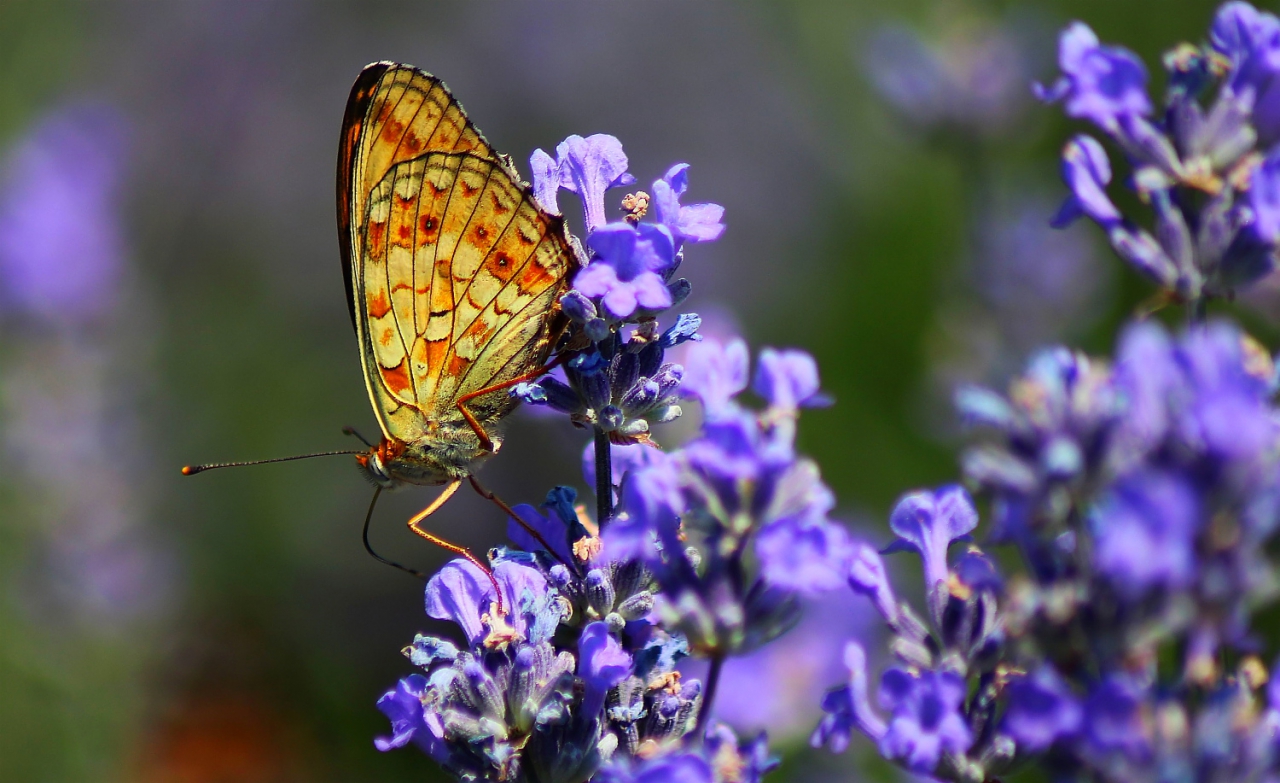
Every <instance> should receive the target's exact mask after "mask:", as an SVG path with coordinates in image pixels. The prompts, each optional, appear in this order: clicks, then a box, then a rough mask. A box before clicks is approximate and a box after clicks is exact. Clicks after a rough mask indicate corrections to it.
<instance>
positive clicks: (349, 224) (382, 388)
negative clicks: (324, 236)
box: [339, 63, 577, 442]
mask: <svg viewBox="0 0 1280 783" xmlns="http://www.w3.org/2000/svg"><path fill="white" fill-rule="evenodd" d="M351 101H352V103H351V104H349V105H348V110H347V120H346V125H345V127H344V134H343V147H342V150H343V151H342V154H341V156H340V161H339V166H340V169H341V167H343V166H344V165H345V166H346V167H347V171H346V173H345V174H344V173H343V171H342V170H340V171H339V209H340V211H341V210H342V209H343V207H344V205H345V206H346V207H347V208H348V209H349V210H351V211H350V212H349V213H348V214H346V215H341V214H340V216H339V225H340V227H341V230H342V231H343V233H344V235H345V237H344V238H345V239H346V240H347V244H346V245H344V248H345V250H346V251H347V253H348V254H349V258H348V259H347V260H348V261H349V263H348V264H347V269H346V274H347V275H348V277H349V282H350V284H351V285H350V289H349V290H350V293H351V303H352V306H353V310H352V312H353V317H354V320H355V322H356V332H357V337H358V338H359V340H360V345H361V356H362V361H363V363H364V367H365V374H366V381H367V384H368V387H369V394H370V398H371V401H372V402H373V405H374V408H375V412H376V413H377V414H378V418H379V421H380V423H381V424H382V427H383V430H384V433H385V434H386V435H387V436H388V437H392V438H396V439H398V440H402V441H407V442H412V441H417V440H420V439H422V438H424V437H428V434H429V432H430V431H431V429H432V427H433V425H434V423H438V422H444V421H455V420H460V419H461V414H460V412H459V411H458V410H457V406H456V403H457V401H458V398H459V397H461V396H463V395H465V394H468V393H471V392H475V391H479V390H481V389H484V388H487V387H489V386H492V385H494V384H496V383H501V382H503V381H507V380H510V379H512V378H515V377H517V376H519V375H522V374H524V373H527V372H529V371H531V370H533V369H535V368H537V367H538V366H540V365H541V364H542V363H543V362H545V361H546V359H547V355H548V354H549V352H550V349H551V347H552V346H551V343H552V341H553V340H554V338H555V335H557V334H558V333H559V328H560V325H561V323H562V316H561V315H560V314H559V312H558V308H557V306H556V301H557V300H558V298H559V297H560V295H561V294H563V292H564V291H565V290H566V289H567V287H568V280H569V277H570V275H571V274H572V272H573V271H574V270H575V269H576V267H577V261H576V257H575V256H574V253H573V251H572V249H571V248H570V246H569V244H568V242H567V240H566V238H565V233H564V227H563V223H562V221H561V219H560V218H559V217H556V216H551V215H548V214H546V213H545V212H543V211H542V210H541V209H540V208H539V207H538V205H537V203H536V202H535V201H534V199H533V196H532V194H531V192H530V190H529V188H528V186H527V185H524V184H522V183H520V182H519V181H518V180H517V179H516V178H515V175H514V171H513V170H512V168H511V166H510V164H509V162H507V161H506V160H505V159H503V158H502V157H501V156H498V155H495V154H494V153H493V152H492V150H491V149H490V148H489V146H488V144H487V142H485V141H484V139H483V137H482V136H481V135H480V134H479V132H478V131H476V130H475V129H474V127H473V126H471V125H470V122H469V121H468V120H467V118H466V115H465V114H463V113H462V111H461V108H460V107H458V105H457V103H456V101H454V100H453V99H452V96H450V95H449V93H448V91H447V90H445V89H444V87H443V85H441V84H440V82H439V81H438V80H436V79H434V78H433V77H430V76H428V75H426V74H424V73H422V72H420V71H417V70H416V69H412V68H409V67H407V66H393V65H389V64H381V63H380V64H375V65H372V66H369V67H368V68H366V70H365V72H364V73H362V74H361V78H360V79H359V80H357V82H356V85H355V87H354V88H353V89H352V98H351ZM361 107H363V113H362V111H361ZM420 139H426V140H427V141H426V143H425V144H419V143H418V141H417V140H420ZM406 140H408V141H406ZM441 147H444V148H446V149H441ZM410 151H416V152H415V154H410ZM375 174H377V175H379V176H377V178H376V179H373V177H374V175H375ZM366 186H367V189H366ZM344 187H345V190H344ZM344 193H345V194H346V195H345V196H344V195H343V194H344ZM344 199H345V200H344ZM344 220H345V222H344ZM513 406H514V402H513V401H512V400H511V399H510V397H509V396H508V395H507V393H506V392H505V391H499V392H494V393H493V394H492V395H482V396H481V397H480V398H479V399H476V400H474V401H472V402H471V403H468V407H469V408H470V409H471V410H473V411H474V412H475V413H476V415H477V417H478V418H479V420H480V421H481V422H482V423H483V422H485V421H486V420H490V421H493V420H496V419H497V418H500V417H501V416H502V415H504V414H505V413H507V412H508V411H509V410H510V409H511V408H512V407H513Z"/></svg>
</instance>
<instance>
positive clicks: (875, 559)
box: [849, 541, 898, 626]
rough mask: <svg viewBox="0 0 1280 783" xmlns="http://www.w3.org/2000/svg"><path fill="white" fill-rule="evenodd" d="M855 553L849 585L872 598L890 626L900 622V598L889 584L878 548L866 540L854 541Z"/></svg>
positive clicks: (850, 569) (850, 567)
mask: <svg viewBox="0 0 1280 783" xmlns="http://www.w3.org/2000/svg"><path fill="white" fill-rule="evenodd" d="M852 546H853V554H852V556H851V557H850V561H849V562H850V565H849V586H850V587H852V588H853V591H854V592H855V593H861V594H862V595H865V596H867V597H868V598H870V599H871V601H872V603H874V604H875V606H876V609H877V610H879V612H880V615H881V616H882V617H884V619H885V622H887V623H888V624H889V625H890V626H893V625H895V624H896V623H897V622H898V599H897V597H896V596H895V595H894V594H893V586H892V585H891V584H889V574H888V573H887V572H886V571H885V567H884V559H883V558H882V557H880V553H879V552H877V551H876V548H875V547H873V546H871V545H870V544H868V543H866V542H865V541H854V542H853V545H852Z"/></svg>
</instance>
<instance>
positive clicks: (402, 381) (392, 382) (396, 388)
mask: <svg viewBox="0 0 1280 783" xmlns="http://www.w3.org/2000/svg"><path fill="white" fill-rule="evenodd" d="M407 364H408V363H407V362H406V361H405V360H404V359H401V360H400V363H399V364H397V365H396V366H395V367H392V368H391V369H387V368H386V367H382V368H379V369H381V371H382V381H383V383H385V384H387V388H388V389H390V390H391V392H392V393H393V394H402V393H404V392H406V391H408V390H409V389H410V388H412V383H413V382H412V381H411V380H409V368H408V366H407Z"/></svg>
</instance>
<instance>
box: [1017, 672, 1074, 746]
mask: <svg viewBox="0 0 1280 783" xmlns="http://www.w3.org/2000/svg"><path fill="white" fill-rule="evenodd" d="M1005 692H1006V694H1007V697H1008V706H1007V707H1006V709H1005V713H1004V732H1005V733H1006V734H1008V735H1009V736H1010V737H1012V738H1013V740H1014V741H1015V742H1017V743H1018V747H1019V749H1021V750H1025V751H1028V752H1031V753H1039V752H1040V751H1043V750H1047V749H1048V748H1049V746H1050V745H1052V744H1053V743H1054V742H1056V741H1058V740H1060V739H1064V738H1067V737H1071V736H1074V735H1075V733H1076V732H1077V731H1079V730H1080V722H1081V717H1082V715H1083V710H1082V709H1081V706H1080V700H1079V699H1078V698H1076V696H1075V694H1073V693H1072V692H1071V689H1070V688H1068V687H1067V685H1066V683H1064V682H1063V681H1062V678H1061V677H1060V676H1058V673H1057V672H1056V671H1054V669H1053V667H1052V666H1049V665H1048V664H1045V665H1043V666H1041V667H1040V669H1038V670H1037V671H1036V672H1035V673H1034V674H1032V675H1030V676H1027V677H1022V678H1020V679H1016V680H1014V681H1013V682H1011V683H1010V684H1009V686H1008V688H1006V690H1005Z"/></svg>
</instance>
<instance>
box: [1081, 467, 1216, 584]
mask: <svg viewBox="0 0 1280 783" xmlns="http://www.w3.org/2000/svg"><path fill="white" fill-rule="evenodd" d="M1200 506H1201V503H1200V499H1199V497H1198V496H1197V493H1196V491H1195V489H1194V488H1193V487H1192V486H1191V484H1190V482H1188V481H1187V480H1186V479H1185V478H1184V477H1182V476H1180V475H1178V474H1176V473H1172V472H1169V471H1160V470H1143V471H1140V472H1137V473H1134V474H1132V475H1129V476H1126V477H1124V478H1122V479H1121V480H1120V481H1119V482H1117V483H1116V485H1115V486H1114V487H1113V488H1112V490H1111V492H1110V493H1109V494H1108V495H1107V496H1105V497H1103V498H1102V499H1101V500H1100V501H1099V502H1098V505H1097V507H1096V508H1095V511H1094V515H1093V518H1092V521H1091V524H1092V526H1093V531H1094V538H1095V549H1094V563H1095V565H1096V567H1097V569H1098V571H1099V572H1100V573H1103V574H1106V575H1107V576H1109V577H1110V579H1111V581H1112V583H1113V584H1114V585H1115V586H1116V588H1117V589H1118V590H1120V592H1121V593H1122V594H1124V595H1126V596H1129V597H1131V598H1137V597H1139V596H1141V595H1142V594H1144V593H1146V592H1147V591H1148V590H1150V589H1152V588H1157V587H1159V588H1166V589H1174V588H1180V587H1185V586H1186V585H1187V584H1188V583H1189V582H1190V581H1191V579H1192V578H1193V577H1194V576H1195V568H1196V558H1195V538H1196V534H1197V533H1198V532H1199V529H1200V525H1201V520H1200Z"/></svg>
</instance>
